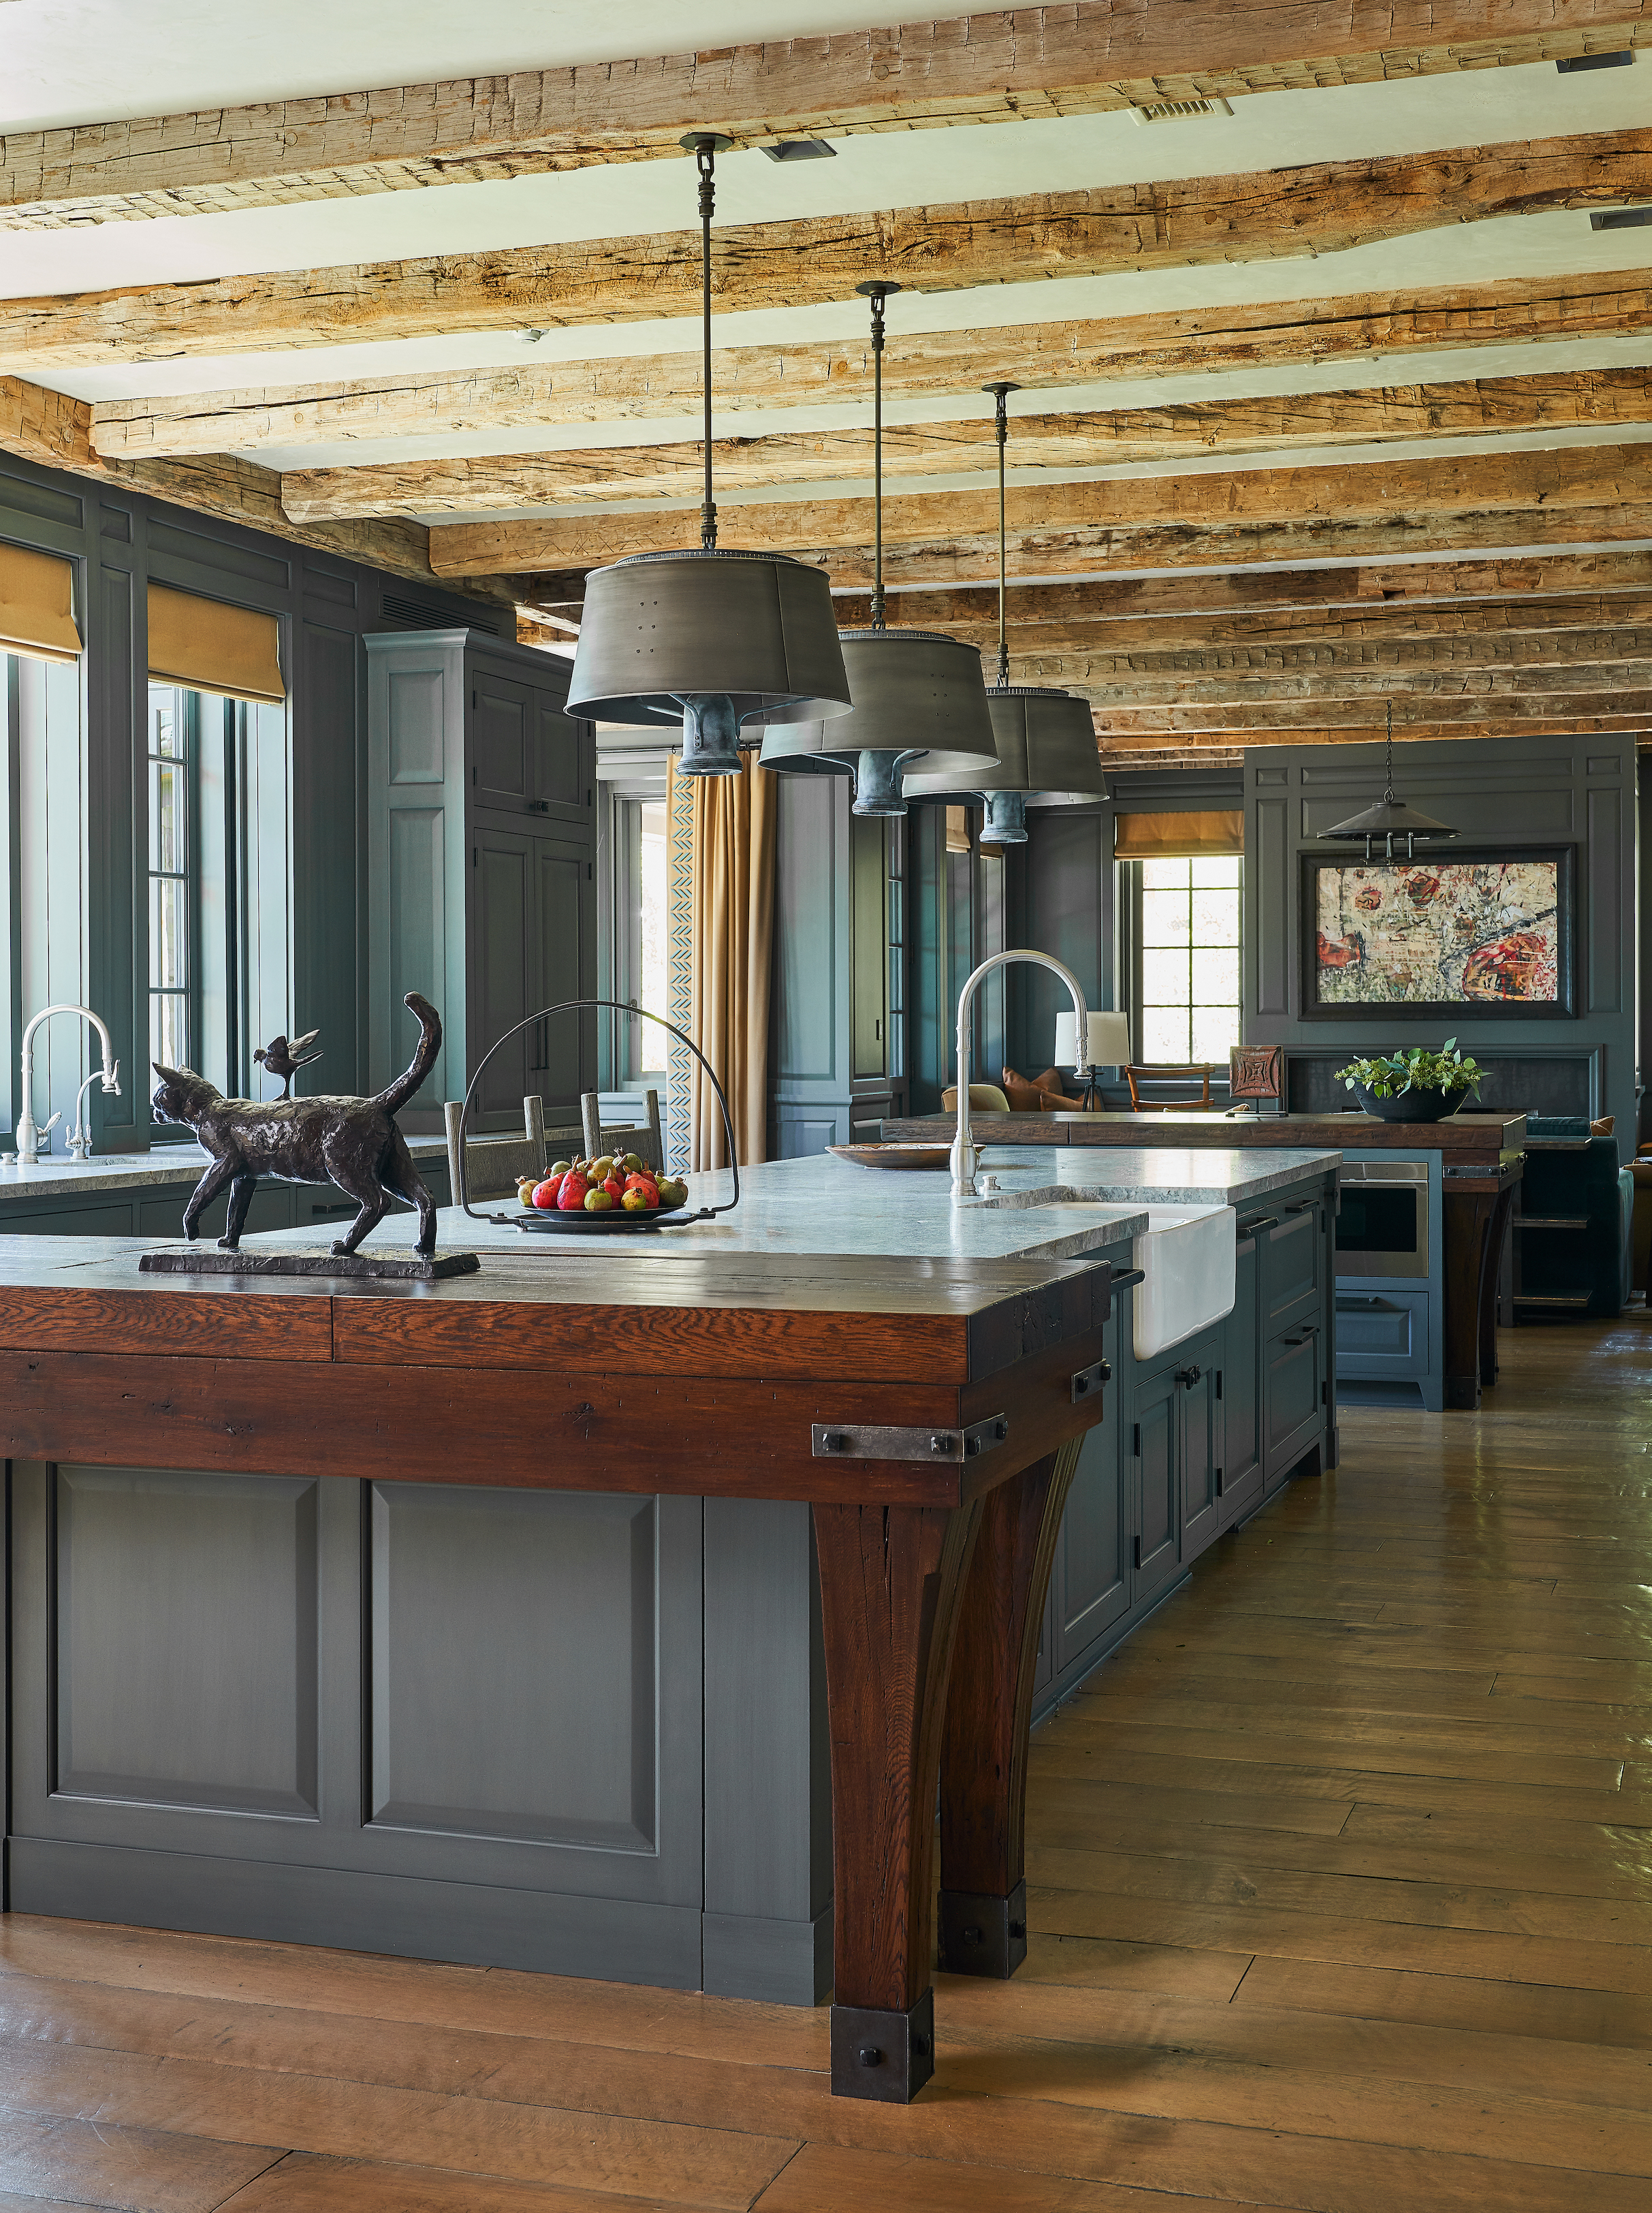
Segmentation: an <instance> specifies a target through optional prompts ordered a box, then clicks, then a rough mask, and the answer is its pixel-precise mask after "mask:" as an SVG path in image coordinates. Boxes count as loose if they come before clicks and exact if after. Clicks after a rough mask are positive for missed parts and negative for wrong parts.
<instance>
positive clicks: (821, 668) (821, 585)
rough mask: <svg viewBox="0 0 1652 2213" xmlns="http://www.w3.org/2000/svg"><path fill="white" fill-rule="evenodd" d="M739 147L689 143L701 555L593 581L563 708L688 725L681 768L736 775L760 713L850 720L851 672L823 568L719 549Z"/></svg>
mask: <svg viewBox="0 0 1652 2213" xmlns="http://www.w3.org/2000/svg"><path fill="white" fill-rule="evenodd" d="M682 143H683V144H684V145H685V146H686V148H687V149H689V151H690V152H691V153H692V155H694V157H695V161H696V163H697V166H698V171H699V182H700V301H701V318H700V320H701V338H702V346H703V354H704V400H705V425H704V452H705V496H704V502H703V503H702V505H701V509H700V544H699V548H698V552H694V551H684V552H663V553H636V554H633V555H631V558H629V559H627V560H624V561H616V562H614V563H613V564H612V565H611V566H610V567H608V568H606V569H594V570H592V571H591V573H590V575H589V576H588V577H587V578H586V580H585V611H584V615H583V619H582V622H581V624H580V633H579V645H578V648H577V649H576V652H575V655H574V668H573V679H572V682H571V684H570V687H569V693H568V711H569V713H570V715H583V716H588V717H589V718H590V719H591V720H592V721H594V722H620V723H631V724H643V725H645V726H655V727H657V726H658V725H660V724H661V723H669V722H680V723H681V726H682V772H683V774H684V775H685V776H738V775H739V773H740V734H741V728H742V727H743V725H744V724H746V723H747V722H752V721H753V720H761V721H763V722H767V723H770V724H774V723H782V724H784V723H791V722H804V723H808V724H811V725H814V726H816V727H818V726H819V725H820V724H821V723H822V722H825V721H826V720H828V719H830V718H831V717H833V716H839V717H841V716H845V715H846V714H847V713H848V711H849V708H850V689H849V679H848V676H847V674H846V673H845V671H844V657H843V651H842V649H841V648H840V646H839V645H838V628H837V623H836V621H835V619H834V618H833V615H832V586H831V582H830V580H829V579H828V578H827V576H826V574H825V572H824V570H819V569H814V568H810V567H809V566H808V564H807V563H805V562H802V561H796V560H794V559H793V558H791V557H790V555H789V554H785V553H756V552H751V553H747V552H741V551H740V550H739V548H737V547H728V548H724V547H720V546H718V544H717V510H716V503H715V501H714V500H713V498H712V495H711V215H712V210H713V207H714V204H715V191H714V186H713V174H714V170H715V165H716V155H717V154H718V153H720V152H721V151H722V149H723V148H725V147H726V146H728V145H729V144H730V143H732V142H731V141H730V140H728V139H727V138H721V137H716V136H715V135H714V134H712V133H710V132H709V131H696V132H693V133H691V135H690V136H689V137H686V138H685V139H684V140H683V141H682Z"/></svg>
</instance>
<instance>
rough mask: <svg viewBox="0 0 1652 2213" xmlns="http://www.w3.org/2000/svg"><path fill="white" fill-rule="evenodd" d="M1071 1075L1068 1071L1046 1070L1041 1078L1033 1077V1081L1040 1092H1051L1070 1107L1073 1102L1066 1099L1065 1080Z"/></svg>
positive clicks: (1070, 1071)
mask: <svg viewBox="0 0 1652 2213" xmlns="http://www.w3.org/2000/svg"><path fill="white" fill-rule="evenodd" d="M1071 1074H1072V1070H1070V1069H1060V1068H1046V1069H1045V1071H1044V1073H1043V1075H1042V1076H1034V1077H1033V1082H1034V1083H1036V1084H1037V1085H1038V1087H1039V1090H1040V1091H1046V1092H1053V1093H1054V1094H1055V1095H1056V1097H1057V1098H1058V1099H1066V1100H1067V1104H1068V1105H1069V1106H1071V1105H1072V1103H1073V1102H1072V1100H1070V1099H1067V1078H1068V1077H1069V1076H1070V1075H1071Z"/></svg>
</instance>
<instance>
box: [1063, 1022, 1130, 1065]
mask: <svg viewBox="0 0 1652 2213" xmlns="http://www.w3.org/2000/svg"><path fill="white" fill-rule="evenodd" d="M1089 1046H1090V1049H1089V1052H1088V1056H1087V1060H1088V1065H1089V1066H1090V1067H1091V1068H1123V1067H1125V1065H1126V1064H1128V1062H1129V1059H1130V1016H1129V1015H1091V1016H1090V1021H1089ZM1056 1065H1057V1066H1058V1068H1076V1066H1077V1065H1078V1016H1077V1015H1057V1016H1056Z"/></svg>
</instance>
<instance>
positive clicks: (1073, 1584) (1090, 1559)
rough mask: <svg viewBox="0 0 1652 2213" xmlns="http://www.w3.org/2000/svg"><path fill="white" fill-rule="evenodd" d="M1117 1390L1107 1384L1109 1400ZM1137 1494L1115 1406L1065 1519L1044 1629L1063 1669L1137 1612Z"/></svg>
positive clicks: (1087, 1455)
mask: <svg viewBox="0 0 1652 2213" xmlns="http://www.w3.org/2000/svg"><path fill="white" fill-rule="evenodd" d="M1116 1327H1117V1325H1116V1323H1113V1322H1110V1323H1109V1324H1108V1326H1107V1336H1106V1339H1105V1340H1104V1342H1105V1343H1106V1349H1107V1352H1108V1356H1109V1357H1111V1356H1112V1354H1113V1334H1114V1331H1115V1329H1116ZM1114 1389H1115V1387H1114V1386H1113V1385H1112V1384H1109V1385H1108V1386H1107V1393H1108V1397H1109V1399H1112V1398H1113V1393H1114ZM1130 1495H1131V1489H1130V1485H1129V1484H1127V1483H1126V1482H1125V1469H1124V1467H1123V1466H1122V1464H1121V1462H1120V1459H1119V1417H1118V1413H1117V1411H1116V1407H1115V1406H1113V1405H1109V1407H1108V1409H1107V1411H1106V1413H1105V1414H1104V1416H1103V1417H1102V1419H1101V1420H1100V1422H1098V1423H1097V1424H1096V1425H1095V1427H1094V1429H1093V1430H1091V1431H1090V1432H1089V1434H1088V1436H1086V1437H1085V1439H1084V1442H1083V1446H1082V1449H1081V1450H1080V1453H1079V1455H1078V1469H1077V1472H1076V1474H1075V1476H1074V1477H1073V1487H1072V1489H1071V1490H1070V1491H1069V1492H1068V1494H1067V1510H1066V1512H1065V1514H1064V1515H1063V1517H1062V1523H1061V1536H1060V1540H1059V1542H1058V1545H1057V1548H1056V1560H1055V1570H1054V1572H1053V1574H1052V1577H1051V1582H1052V1587H1053V1598H1054V1604H1053V1606H1052V1612H1051V1615H1050V1620H1049V1625H1048V1628H1047V1630H1046V1631H1045V1641H1046V1643H1050V1644H1052V1646H1053V1648H1054V1649H1053V1651H1052V1655H1051V1659H1052V1667H1053V1669H1054V1670H1056V1671H1059V1670H1061V1669H1063V1668H1064V1667H1070V1665H1071V1664H1072V1662H1073V1661H1075V1660H1076V1659H1077V1658H1078V1657H1079V1655H1080V1654H1081V1653H1082V1652H1083V1651H1084V1650H1085V1649H1087V1648H1088V1646H1089V1645H1092V1644H1094V1643H1095V1641H1096V1639H1097V1638H1098V1637H1102V1636H1105V1635H1106V1631H1108V1630H1109V1629H1111V1628H1112V1626H1113V1623H1114V1622H1115V1621H1117V1620H1119V1618H1120V1616H1121V1615H1123V1614H1125V1613H1128V1612H1129V1610H1130V1604H1131V1554H1132V1552H1133V1550H1134V1544H1133V1540H1132V1537H1131V1517H1130V1510H1129V1509H1130ZM1035 1687H1037V1686H1035Z"/></svg>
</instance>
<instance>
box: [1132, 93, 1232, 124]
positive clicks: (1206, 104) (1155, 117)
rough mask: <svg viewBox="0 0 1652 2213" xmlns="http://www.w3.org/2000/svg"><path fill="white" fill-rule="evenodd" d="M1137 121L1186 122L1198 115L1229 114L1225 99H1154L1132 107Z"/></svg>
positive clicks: (1229, 108)
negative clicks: (1142, 105) (1144, 104)
mask: <svg viewBox="0 0 1652 2213" xmlns="http://www.w3.org/2000/svg"><path fill="white" fill-rule="evenodd" d="M1130 112H1131V115H1133V116H1134V117H1135V119H1136V120H1137V122H1138V123H1186V122H1187V121H1189V120H1190V119H1192V117H1194V116H1198V115H1231V114H1232V113H1233V112H1234V111H1233V109H1232V107H1229V105H1228V102H1227V101H1225V100H1221V99H1210V100H1155V101H1150V102H1149V105H1148V106H1147V107H1132V108H1131V111H1130Z"/></svg>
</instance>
